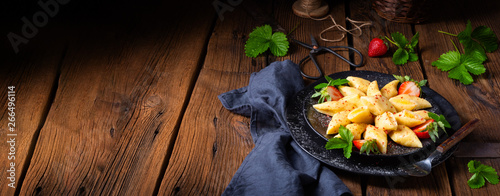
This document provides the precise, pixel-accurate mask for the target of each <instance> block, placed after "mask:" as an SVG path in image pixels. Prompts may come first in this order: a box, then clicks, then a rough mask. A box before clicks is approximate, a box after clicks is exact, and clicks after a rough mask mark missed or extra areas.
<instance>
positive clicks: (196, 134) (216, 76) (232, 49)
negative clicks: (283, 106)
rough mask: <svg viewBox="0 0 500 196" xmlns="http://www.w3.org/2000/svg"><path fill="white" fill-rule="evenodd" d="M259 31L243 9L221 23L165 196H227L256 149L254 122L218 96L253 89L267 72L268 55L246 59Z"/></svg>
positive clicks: (179, 139) (198, 83) (179, 138)
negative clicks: (254, 76)
mask: <svg viewBox="0 0 500 196" xmlns="http://www.w3.org/2000/svg"><path fill="white" fill-rule="evenodd" d="M267 3H268V2H264V4H263V6H262V7H265V5H269V4H267ZM257 25H261V24H257V22H256V21H255V20H254V19H253V18H251V17H250V15H248V14H247V13H246V12H245V9H244V7H243V5H242V6H241V7H235V9H234V11H233V12H230V13H229V12H226V13H225V15H224V20H222V21H221V20H220V18H219V19H218V20H217V23H216V25H215V28H214V30H213V33H212V35H211V37H210V41H209V44H208V49H207V56H206V59H205V63H204V65H203V68H202V69H201V71H200V75H199V77H198V80H197V81H196V85H195V87H194V90H193V93H192V96H191V99H190V100H189V105H188V107H187V108H186V112H185V114H184V117H183V120H182V123H181V126H180V129H179V134H178V136H177V139H176V141H175V146H174V149H173V152H172V156H171V157H170V159H169V164H168V167H167V169H166V172H165V174H164V177H163V181H162V183H161V186H160V190H159V194H160V195H220V194H222V192H223V191H224V189H225V188H226V187H227V185H228V184H229V182H230V180H231V178H232V176H233V175H234V173H235V172H236V170H237V169H238V168H239V167H240V164H241V163H242V162H243V160H244V159H245V157H246V156H247V155H248V153H249V152H250V151H251V150H252V148H253V147H254V144H253V140H252V137H251V135H250V127H249V126H250V125H249V123H250V119H248V118H246V117H243V116H240V115H237V114H234V113H232V112H230V111H228V110H227V109H225V108H224V107H223V106H222V104H221V103H220V101H219V99H218V98H217V96H218V95H219V94H221V93H224V92H227V91H230V90H233V89H237V88H241V87H244V86H246V85H248V81H249V78H250V74H251V73H253V72H256V71H259V70H261V69H262V68H264V67H265V66H267V64H266V56H265V55H261V56H259V57H257V58H255V59H252V58H250V57H246V56H245V55H244V54H245V52H244V45H245V42H246V40H247V35H248V34H249V33H250V32H251V31H252V30H253V29H254V27H255V26H257Z"/></svg>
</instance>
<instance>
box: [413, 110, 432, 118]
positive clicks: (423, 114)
mask: <svg viewBox="0 0 500 196" xmlns="http://www.w3.org/2000/svg"><path fill="white" fill-rule="evenodd" d="M413 113H414V114H416V115H419V116H420V117H422V118H424V119H425V120H430V119H431V117H429V112H428V111H426V110H416V111H413Z"/></svg>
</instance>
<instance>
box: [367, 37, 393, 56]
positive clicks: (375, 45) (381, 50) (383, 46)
mask: <svg viewBox="0 0 500 196" xmlns="http://www.w3.org/2000/svg"><path fill="white" fill-rule="evenodd" d="M388 49H389V46H388V45H387V43H386V42H384V40H382V39H380V38H373V39H372V41H370V44H369V45H368V56H369V57H377V56H382V55H384V54H385V53H387V50H388Z"/></svg>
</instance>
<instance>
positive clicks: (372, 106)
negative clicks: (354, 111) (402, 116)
mask: <svg viewBox="0 0 500 196" xmlns="http://www.w3.org/2000/svg"><path fill="white" fill-rule="evenodd" d="M359 99H360V102H361V105H362V106H367V107H368V109H369V110H370V112H371V113H372V114H374V115H381V114H382V113H384V112H387V111H389V112H392V113H396V112H397V111H396V108H395V107H394V106H393V105H392V104H391V102H389V100H388V99H387V98H385V97H384V96H382V95H375V96H363V97H361V98H359Z"/></svg>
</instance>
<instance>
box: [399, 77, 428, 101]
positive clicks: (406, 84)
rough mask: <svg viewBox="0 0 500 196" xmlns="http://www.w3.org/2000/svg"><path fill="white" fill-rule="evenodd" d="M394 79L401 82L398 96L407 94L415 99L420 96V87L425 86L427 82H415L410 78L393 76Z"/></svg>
mask: <svg viewBox="0 0 500 196" xmlns="http://www.w3.org/2000/svg"><path fill="white" fill-rule="evenodd" d="M393 76H394V78H396V79H397V80H399V82H401V86H399V90H398V94H408V95H413V96H416V97H419V96H420V91H421V90H422V88H421V87H422V86H425V84H427V80H421V81H416V80H413V79H412V78H410V76H404V77H403V76H398V75H393Z"/></svg>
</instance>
